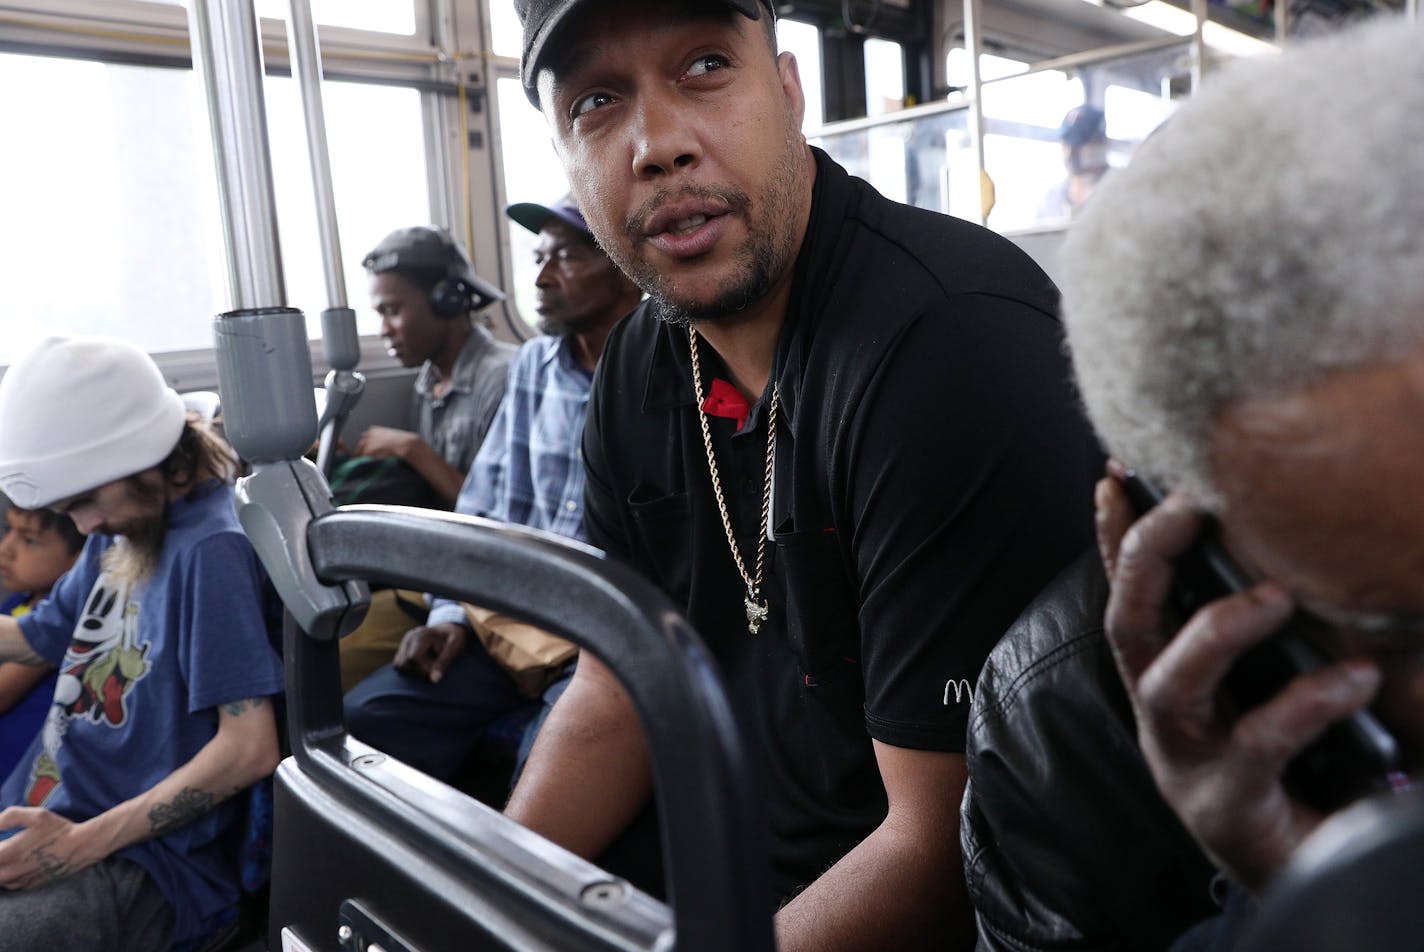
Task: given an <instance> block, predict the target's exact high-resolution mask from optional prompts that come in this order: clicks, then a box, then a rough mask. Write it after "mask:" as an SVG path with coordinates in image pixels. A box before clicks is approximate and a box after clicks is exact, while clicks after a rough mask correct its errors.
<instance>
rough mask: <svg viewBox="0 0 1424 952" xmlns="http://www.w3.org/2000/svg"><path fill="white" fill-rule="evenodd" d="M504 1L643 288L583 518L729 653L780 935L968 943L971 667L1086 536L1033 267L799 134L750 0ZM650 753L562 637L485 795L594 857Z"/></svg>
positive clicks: (1079, 427)
mask: <svg viewBox="0 0 1424 952" xmlns="http://www.w3.org/2000/svg"><path fill="white" fill-rule="evenodd" d="M516 6H517V7H518V8H519V11H520V14H521V16H522V18H523V23H524V38H525V39H524V57H523V63H522V78H523V82H524V87H525V92H526V94H527V95H528V96H529V97H530V99H531V100H533V101H534V102H536V103H537V104H539V106H540V107H541V108H542V110H543V112H544V115H545V117H546V118H547V119H548V120H549V123H550V126H551V129H552V133H553V140H554V145H555V149H556V150H557V152H558V153H559V155H560V157H561V158H562V160H563V162H564V167H565V169H566V171H567V172H568V173H569V180H570V182H571V183H572V185H573V191H574V194H575V195H576V196H577V197H578V199H579V205H580V208H581V209H582V210H583V213H584V216H585V218H587V220H588V223H589V226H590V228H591V229H592V231H593V234H594V235H595V236H596V237H597V238H598V241H599V244H600V245H601V246H602V247H603V248H604V249H605V250H606V251H607V252H608V254H609V257H611V258H612V259H613V260H614V262H615V263H617V264H618V266H619V267H620V268H621V269H622V270H623V271H624V272H625V273H626V274H628V275H629V276H630V277H632V278H633V279H634V280H635V281H637V282H638V284H639V285H640V286H641V287H642V288H643V289H644V290H645V291H646V292H647V293H648V294H649V299H648V300H647V301H646V302H645V303H644V304H643V305H642V306H641V307H640V308H639V310H637V311H635V312H634V314H633V315H632V316H631V317H629V318H628V319H627V320H624V321H623V322H622V323H620V324H619V325H618V326H617V327H616V328H614V331H613V333H612V334H611V335H610V337H609V340H608V344H607V347H606V349H605V351H604V355H603V362H602V365H601V367H600V369H599V374H598V379H597V380H595V382H594V389H593V396H592V398H591V401H590V405H589V413H588V423H587V426H586V428H585V431H584V458H585V462H586V467H587V489H586V511H585V523H586V526H587V529H588V533H589V538H590V540H591V541H592V542H593V543H594V544H596V545H598V546H601V547H602V548H604V549H605V550H607V551H608V553H609V554H610V555H611V556H613V557H615V558H618V559H621V560H623V561H625V562H627V563H628V564H630V565H632V566H633V567H635V568H636V569H638V570H639V571H641V572H643V573H644V574H645V575H647V576H648V577H649V578H651V579H652V580H653V581H654V582H655V583H657V584H658V585H659V586H660V587H662V588H663V589H664V590H665V591H667V592H668V593H669V595H670V596H671V597H672V598H673V599H674V600H675V601H676V602H678V603H679V604H681V605H683V606H684V607H685V609H686V612H687V614H688V617H689V618H690V619H691V621H692V623H693V624H694V625H695V626H696V628H697V630H698V631H699V633H700V634H701V635H702V637H703V638H704V639H705V640H706V641H707V643H708V645H709V647H710V648H711V650H712V652H713V654H714V655H715V656H716V658H717V659H718V662H719V664H720V668H721V670H722V671H723V672H724V674H725V675H726V678H727V690H728V692H729V694H730V697H731V701H732V709H733V710H734V711H735V712H736V715H737V718H738V724H739V727H740V729H741V731H742V733H743V736H744V737H745V738H746V741H747V749H748V751H749V754H750V756H751V759H752V763H753V767H754V772H755V774H756V776H757V778H758V782H759V785H760V792H761V793H762V795H763V799H764V802H765V804H766V810H767V815H768V819H769V821H770V832H771V837H770V856H769V864H770V870H771V874H772V881H773V883H774V887H775V890H776V897H777V898H778V899H779V900H781V901H784V902H785V905H784V906H783V907H782V908H781V909H780V911H779V912H778V913H777V917H776V929H777V938H778V942H779V943H780V946H781V948H783V949H800V948H816V949H827V948H838V949H839V948H866V949H886V948H894V947H897V946H902V947H903V946H909V947H919V946H923V945H927V944H934V945H935V946H936V947H940V948H945V947H953V948H959V947H965V948H967V947H968V946H969V945H970V944H972V935H973V918H972V915H971V913H970V911H969V908H968V903H967V901H966V899H965V888H964V879H963V873H962V872H961V859H960V852H959V846H958V827H959V802H960V797H961V794H962V792H963V788H964V782H965V766H964V755H963V750H964V733H965V721H966V715H967V711H968V707H969V693H970V691H969V690H966V689H967V688H970V686H972V684H973V682H974V680H975V678H976V676H977V674H978V671H979V667H980V664H981V663H982V661H983V659H984V656H985V654H986V653H987V651H988V650H989V648H990V647H991V646H992V645H993V644H994V642H995V641H996V639H997V638H998V636H999V635H1000V633H1001V632H1003V631H1004V630H1005V628H1007V627H1008V625H1009V623H1010V622H1011V621H1012V620H1013V618H1014V617H1015V615H1016V614H1017V613H1018V611H1019V610H1020V608H1021V607H1022V606H1023V605H1024V604H1025V603H1026V602H1027V601H1028V600H1029V599H1030V598H1031V597H1032V595H1033V594H1034V593H1035V592H1036V591H1037V590H1038V589H1039V588H1040V587H1041V586H1042V585H1043V584H1044V583H1045V582H1047V581H1048V579H1049V578H1051V577H1052V576H1053V575H1054V574H1055V573H1056V571H1057V570H1058V569H1059V568H1060V567H1061V566H1062V565H1063V564H1064V563H1065V562H1066V561H1067V560H1068V559H1069V558H1070V557H1071V556H1072V555H1073V554H1075V553H1076V552H1077V551H1078V550H1080V549H1081V548H1083V547H1084V546H1086V545H1087V544H1089V542H1090V540H1091V528H1092V526H1091V522H1092V520H1091V512H1090V506H1089V502H1088V500H1089V499H1090V498H1091V484H1092V479H1093V475H1094V471H1095V470H1096V467H1097V453H1096V449H1095V447H1094V444H1093V442H1092V440H1091V438H1090V437H1089V435H1088V433H1087V431H1086V427H1085V425H1084V423H1083V422H1082V420H1081V419H1080V417H1079V414H1078V412H1077V408H1076V403H1075V401H1074V399H1073V397H1072V395H1071V393H1070V391H1069V389H1068V384H1067V379H1068V378H1067V374H1068V371H1067V367H1066V365H1065V362H1064V359H1063V356H1062V352H1061V348H1060V335H1059V327H1058V323H1057V321H1056V319H1055V317H1054V311H1055V293H1054V289H1053V287H1052V285H1051V283H1050V282H1049V281H1048V279H1047V278H1046V277H1045V276H1044V275H1043V273H1042V272H1041V271H1040V270H1039V269H1038V268H1037V267H1035V266H1034V264H1033V263H1032V262H1031V261H1030V260H1029V259H1028V258H1027V257H1026V256H1024V255H1023V254H1022V253H1021V252H1019V251H1018V250H1017V249H1016V248H1014V247H1013V246H1012V245H1011V244H1009V243H1008V242H1006V241H1003V240H1002V239H1000V238H998V237H996V236H994V235H993V234H991V233H989V232H987V231H984V230H983V229H981V228H979V227H977V226H974V225H970V224H968V223H965V222H962V221H957V220H955V219H951V218H948V217H945V216H941V215H937V214H934V213H930V212H924V211H919V210H915V209H911V208H907V207H904V206H901V205H896V204H894V203H891V202H889V201H887V200H885V199H884V198H882V197H881V196H880V195H878V194H877V193H875V191H874V190H873V189H871V188H870V187H869V186H868V185H866V184H865V183H864V182H861V181H859V180H856V179H853V178H851V177H850V176H849V175H847V174H846V172H845V171H844V170H843V169H842V168H840V166H838V165H836V164H835V163H834V162H833V161H832V160H831V159H830V158H829V157H827V156H826V155H825V153H823V152H821V151H819V150H816V149H812V148H810V147H809V146H808V145H807V143H806V140H805V138H804V137H803V136H802V134H801V131H800V127H801V120H802V114H803V110H804V107H805V101H804V97H803V95H802V91H801V83H800V78H799V75H798V73H797V67H796V61H795V59H794V58H793V57H792V56H791V55H790V54H787V53H782V54H780V55H779V56H778V55H777V54H776V51H775V33H774V30H773V29H772V26H773V24H772V16H773V13H772V10H771V7H770V6H769V5H765V4H761V3H756V2H752V0H738V2H731V0H726V2H713V0H702V2H676V3H666V2H652V0H609V2H600V3H590V2H580V0H562V2H556V0H521V2H518V3H517V4H516ZM688 742H689V743H696V742H697V738H688ZM650 785H651V781H650V777H649V771H648V767H647V751H646V749H645V745H644V742H643V740H642V737H641V734H640V732H639V731H638V729H637V718H636V715H635V713H634V711H633V710H632V708H631V706H630V704H629V703H628V700H627V696H626V694H625V693H624V692H623V691H622V690H621V689H620V688H619V687H618V685H617V684H616V683H615V680H614V679H613V677H612V676H611V674H610V673H609V672H608V670H607V669H606V668H605V667H604V666H603V665H601V664H600V663H598V662H597V660H596V659H594V658H592V657H588V656H585V657H584V658H583V659H582V660H580V662H579V669H578V673H577V674H576V675H575V676H574V679H573V683H572V684H571V685H570V686H569V688H568V690H567V691H566V692H565V694H564V696H563V698H562V699H561V700H560V702H559V705H558V706H557V707H556V708H555V709H554V712H553V713H552V714H551V715H550V717H549V720H548V721H547V722H546V724H545V726H544V729H543V731H542V732H541V734H540V737H539V740H538V741H537V742H536V744H535V747H534V752H533V754H532V755H531V757H530V760H529V763H528V764H527V766H526V767H525V771H524V777H523V780H522V781H521V783H520V784H519V786H518V787H517V788H516V790H515V792H514V795H513V796H512V798H511V800H510V804H509V807H508V812H509V814H510V815H511V816H512V817H514V818H515V819H517V820H519V821H520V822H522V823H525V824H526V825H528V826H530V827H531V828H533V829H535V830H537V831H539V832H541V833H543V834H544V835H546V836H548V837H549V838H551V839H553V840H554V841H556V842H559V843H561V844H563V845H565V846H566V847H568V848H570V849H572V850H574V851H575V852H577V853H580V854H582V855H585V856H597V855H599V854H600V853H601V852H602V851H603V850H604V849H605V848H606V847H607V846H608V845H609V844H610V843H611V842H612V841H613V839H614V838H615V836H617V834H618V833H619V832H620V831H621V830H622V829H623V828H624V827H625V826H626V825H627V824H628V823H629V822H630V821H631V820H632V818H634V817H635V816H636V815H637V814H638V813H639V812H640V810H642V809H643V807H644V806H645V804H646V803H647V802H648V799H649V794H650ZM708 822H715V818H710V817H709V818H708ZM758 861H759V858H758V857H747V862H748V863H754V862H758ZM674 885H676V884H674Z"/></svg>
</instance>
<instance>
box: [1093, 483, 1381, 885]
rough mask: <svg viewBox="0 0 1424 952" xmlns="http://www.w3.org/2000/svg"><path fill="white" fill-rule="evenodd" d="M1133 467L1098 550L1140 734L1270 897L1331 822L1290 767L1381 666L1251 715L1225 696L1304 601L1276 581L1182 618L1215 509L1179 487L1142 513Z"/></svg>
mask: <svg viewBox="0 0 1424 952" xmlns="http://www.w3.org/2000/svg"><path fill="white" fill-rule="evenodd" d="M1125 476H1126V470H1125V469H1124V468H1123V467H1122V466H1121V465H1120V464H1117V463H1116V462H1114V463H1112V464H1110V465H1109V476H1108V478H1106V479H1104V480H1102V481H1101V482H1099V484H1098V486H1097V492H1096V497H1095V503H1096V508H1097V532H1098V549H1099V553H1100V555H1101V557H1102V559H1103V565H1104V568H1105V569H1106V571H1107V574H1108V578H1109V580H1110V581H1111V583H1112V592H1111V596H1110V598H1109V601H1108V608H1107V616H1106V620H1105V624H1106V633H1107V637H1108V640H1109V641H1110V642H1111V644H1112V646H1113V653H1114V655H1115V657H1116V659H1117V664H1118V670H1119V673H1120V674H1121V675H1122V678H1123V682H1124V683H1125V684H1126V686H1127V691H1128V695H1129V697H1130V698H1131V699H1132V705H1133V710H1134V712H1135V714H1136V717H1137V730H1138V739H1139V742H1140V744H1141V746H1142V750H1143V754H1144V755H1145V756H1146V759H1147V762H1148V765H1149V766H1150V768H1151V770H1152V774H1153V776H1154V778H1155V779H1156V781H1157V785H1158V787H1159V788H1160V789H1161V791H1162V794H1163V796H1164V797H1165V798H1166V800H1167V802H1168V803H1169V804H1171V806H1172V808H1173V809H1174V810H1175V811H1176V813H1177V815H1178V816H1179V817H1181V819H1182V821H1183V823H1185V824H1186V826H1187V828H1188V829H1189V830H1190V831H1191V832H1192V834H1193V835H1194V836H1195V837H1196V838H1197V840H1198V841H1199V842H1200V843H1201V844H1202V845H1203V847H1204V848H1205V849H1206V850H1207V851H1208V852H1209V853H1210V854H1211V855H1212V857H1213V858H1214V859H1215V861H1216V862H1217V863H1218V865H1220V866H1221V868H1222V869H1224V870H1225V871H1226V872H1228V873H1229V874H1230V875H1231V876H1232V877H1233V878H1235V879H1236V880H1237V882H1239V883H1240V884H1241V885H1242V886H1244V887H1245V888H1246V889H1248V890H1249V891H1251V892H1253V893H1259V892H1260V891H1261V890H1262V889H1263V888H1264V887H1265V886H1266V885H1267V884H1268V883H1269V882H1270V881H1271V879H1272V878H1273V877H1274V875H1275V874H1276V873H1277V872H1278V871H1279V870H1280V868H1281V867H1282V866H1283V864H1284V863H1285V861H1286V859H1287V858H1288V857H1289V856H1290V854H1291V852H1292V851H1293V850H1294V849H1295V848H1296V846H1297V845H1298V844H1299V843H1300V842H1301V840H1303V839H1304V838H1305V837H1306V836H1307V835H1308V834H1309V833H1310V832H1311V831H1312V830H1313V829H1314V828H1315V827H1316V825H1318V824H1319V823H1320V821H1321V820H1322V819H1323V815H1322V814H1321V813H1320V812H1319V811H1318V810H1316V809H1313V808H1311V807H1309V806H1307V805H1305V804H1304V803H1301V802H1300V801H1299V800H1297V799H1295V798H1293V797H1292V796H1291V795H1290V794H1289V793H1288V792H1287V790H1286V787H1285V785H1284V784H1283V782H1282V775H1283V773H1284V771H1285V767H1286V764H1287V763H1288V762H1289V761H1290V760H1291V759H1292V758H1293V757H1294V756H1295V755H1296V754H1297V753H1299V752H1300V751H1301V750H1302V749H1303V748H1305V747H1306V745H1308V744H1309V743H1310V742H1311V741H1312V740H1314V739H1315V738H1316V737H1318V736H1319V735H1320V734H1321V733H1322V732H1323V731H1324V730H1325V729H1326V728H1327V727H1328V726H1329V725H1331V724H1332V723H1334V722H1336V721H1339V720H1340V719H1342V718H1344V717H1347V716H1348V715H1350V714H1351V713H1352V712H1354V711H1358V710H1360V709H1362V708H1363V707H1364V706H1365V705H1366V704H1368V703H1369V701H1370V699H1371V698H1372V697H1373V696H1374V693H1375V691H1376V689H1377V688H1378V685H1379V672H1378V670H1377V669H1376V668H1375V666H1374V665H1373V664H1371V663H1370V662H1368V661H1366V660H1363V659H1349V660H1345V661H1336V662H1333V663H1328V664H1324V665H1323V666H1321V667H1319V668H1318V669H1316V670H1314V671H1311V672H1309V673H1306V674H1302V675H1300V676H1298V677H1296V678H1294V679H1293V680H1291V681H1290V682H1289V683H1288V684H1287V685H1286V686H1285V687H1284V688H1283V689H1282V690H1280V691H1279V692H1277V693H1276V694H1275V695H1274V696H1272V697H1270V698H1268V699H1267V700H1265V701H1263V702H1262V703H1260V704H1258V705H1256V706H1254V707H1251V708H1249V709H1246V710H1243V711H1240V712H1239V713H1237V712H1235V711H1233V710H1231V708H1230V705H1223V703H1222V694H1221V691H1220V688H1221V684H1222V681H1223V679H1224V678H1225V676H1226V674H1227V672H1228V671H1229V670H1230V669H1231V667H1232V665H1233V664H1234V663H1235V662H1236V661H1237V660H1238V659H1239V658H1240V656H1241V655H1242V654H1243V652H1245V651H1246V650H1247V649H1248V648H1251V647H1252V646H1254V645H1257V644H1259V643H1261V642H1263V641H1264V640H1265V639H1266V638H1268V637H1269V636H1270V635H1271V634H1272V633H1274V632H1275V631H1276V630H1277V629H1278V628H1279V627H1280V626H1281V625H1282V624H1283V623H1284V622H1285V621H1286V619H1287V618H1289V617H1290V615H1291V613H1292V611H1293V605H1292V602H1291V599H1290V597H1289V596H1288V595H1287V593H1286V592H1285V591H1284V590H1282V589H1281V588H1280V587H1279V586H1277V585H1275V584H1272V583H1269V582H1264V583H1260V584H1256V585H1252V586H1250V587H1249V588H1246V589H1245V590H1244V591H1241V592H1238V593H1235V594H1231V595H1228V596H1226V597H1223V598H1219V599H1216V600H1214V601H1210V602H1208V603H1207V604H1205V605H1203V606H1201V607H1200V608H1198V609H1197V610H1196V611H1195V612H1194V613H1193V614H1192V615H1191V616H1190V617H1189V618H1187V619H1185V621H1184V622H1183V621H1179V620H1176V619H1174V618H1173V612H1172V611H1171V609H1170V605H1171V595H1172V592H1173V586H1174V577H1175V572H1176V568H1175V563H1176V562H1177V560H1178V559H1179V558H1180V557H1181V556H1182V555H1183V554H1184V553H1186V552H1187V551H1188V550H1189V549H1190V548H1191V547H1192V545H1193V544H1194V543H1196V542H1197V541H1198V537H1199V536H1200V535H1201V533H1202V530H1203V518H1202V517H1201V515H1200V514H1198V513H1197V512H1196V511H1195V510H1194V509H1193V507H1192V505H1191V503H1190V502H1189V501H1188V500H1187V499H1186V498H1185V497H1183V496H1181V495H1179V494H1173V495H1171V496H1168V497H1167V498H1166V500H1165V501H1164V502H1162V504H1160V505H1158V506H1156V507H1155V508H1153V509H1152V510H1151V511H1149V512H1148V513H1147V514H1146V515H1144V516H1142V517H1141V518H1138V517H1137V512H1136V509H1135V508H1134V506H1133V505H1132V503H1131V502H1130V501H1129V498H1128V496H1127V494H1126V492H1125V491H1124V488H1123V484H1122V480H1123V479H1124V477H1125Z"/></svg>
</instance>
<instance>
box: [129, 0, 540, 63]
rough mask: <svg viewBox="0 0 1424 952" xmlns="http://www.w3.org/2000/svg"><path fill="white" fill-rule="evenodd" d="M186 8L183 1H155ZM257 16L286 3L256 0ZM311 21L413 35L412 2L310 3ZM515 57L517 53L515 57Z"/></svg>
mask: <svg viewBox="0 0 1424 952" xmlns="http://www.w3.org/2000/svg"><path fill="white" fill-rule="evenodd" d="M155 2H157V3H170V4H174V5H176V6H180V7H187V6H188V3H187V0H155ZM254 6H256V8H257V15H258V16H260V17H270V18H271V19H274V20H284V21H285V20H286V19H287V14H288V7H287V0H256V3H255V4H254ZM311 6H312V18H313V19H315V20H316V22H317V23H318V24H320V25H321V26H341V27H348V28H350V29H353V30H371V31H373V32H376V33H398V34H400V35H402V36H411V35H412V34H414V33H415V27H416V21H415V0H399V2H397V0H312V5H311ZM516 55H517V54H516Z"/></svg>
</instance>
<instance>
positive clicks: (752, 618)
mask: <svg viewBox="0 0 1424 952" xmlns="http://www.w3.org/2000/svg"><path fill="white" fill-rule="evenodd" d="M742 603H743V604H744V605H746V606H747V631H750V632H751V633H752V634H756V633H757V629H759V628H761V623H762V622H764V621H766V616H767V614H768V613H769V611H770V610H769V609H768V608H767V606H766V602H762V603H761V604H760V605H758V604H757V603H756V602H755V601H753V600H752V597H751V596H750V595H748V596H747V597H746V598H744V599H742Z"/></svg>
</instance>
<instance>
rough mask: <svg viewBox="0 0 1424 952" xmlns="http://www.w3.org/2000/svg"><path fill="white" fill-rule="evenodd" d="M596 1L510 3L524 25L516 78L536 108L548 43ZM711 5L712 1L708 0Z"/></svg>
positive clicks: (755, 16) (751, 7) (739, 2)
mask: <svg viewBox="0 0 1424 952" xmlns="http://www.w3.org/2000/svg"><path fill="white" fill-rule="evenodd" d="M593 2H597V0H514V10H515V12H516V13H518V14H519V22H520V23H521V24H523V25H524V54H523V55H522V56H521V57H520V58H519V79H520V81H521V82H523V84H524V95H526V96H528V97H529V101H530V102H532V103H533V104H534V108H536V109H537V108H539V90H538V89H536V88H535V80H536V79H537V78H538V76H539V67H540V66H541V65H543V64H542V63H540V58H541V57H542V56H543V55H544V51H545V50H546V49H547V48H548V45H549V40H550V39H552V38H553V37H554V34H556V33H557V32H558V31H559V28H560V27H561V26H562V25H563V24H564V21H566V20H567V19H568V18H569V15H570V14H572V13H574V12H575V11H577V10H578V9H579V8H580V7H585V6H588V5H589V4H590V3H593ZM709 2H712V0H709ZM715 2H717V3H720V4H721V5H722V6H726V7H731V8H732V9H733V10H736V11H737V12H738V13H740V14H742V15H744V16H746V17H748V18H749V19H752V20H759V19H761V12H762V10H763V9H765V10H766V12H767V13H769V14H771V16H772V17H775V16H776V10H775V8H774V7H773V6H772V3H771V0H715Z"/></svg>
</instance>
